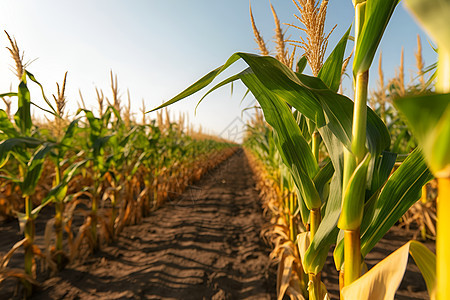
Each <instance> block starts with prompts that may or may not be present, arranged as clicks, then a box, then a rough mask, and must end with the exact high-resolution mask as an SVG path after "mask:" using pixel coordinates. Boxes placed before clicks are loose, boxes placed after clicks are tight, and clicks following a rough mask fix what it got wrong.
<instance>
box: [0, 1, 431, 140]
mask: <svg viewBox="0 0 450 300" xmlns="http://www.w3.org/2000/svg"><path fill="white" fill-rule="evenodd" d="M272 4H273V5H274V7H275V10H276V11H277V13H278V16H279V18H280V20H281V21H282V22H284V23H293V24H296V25H300V24H299V23H298V21H297V20H296V19H295V17H294V16H293V15H294V13H297V10H296V8H295V6H294V4H293V3H292V1H291V0H272ZM252 8H253V14H254V17H255V21H256V23H257V26H258V28H259V30H260V32H261V34H262V35H263V37H264V39H265V40H266V41H267V42H268V44H269V48H270V49H273V50H274V49H275V46H274V45H273V44H272V43H269V42H270V40H271V39H272V37H273V35H274V31H273V29H274V25H273V18H272V15H271V11H270V6H269V1H267V0H253V1H252ZM352 21H353V6H352V2H351V0H331V1H330V3H329V7H328V15H327V23H326V28H327V32H328V31H329V30H330V29H331V28H332V27H333V26H334V25H335V24H337V28H336V30H335V31H334V32H333V33H332V35H331V37H330V41H329V51H331V49H332V48H333V47H334V45H335V44H336V42H337V41H338V40H339V39H340V37H341V36H342V34H343V33H344V32H345V31H346V29H347V28H348V27H349V26H350V25H351V23H352ZM0 28H1V29H2V30H7V31H8V33H9V34H10V35H12V36H14V37H15V38H16V39H17V42H18V44H19V47H20V48H21V50H25V61H27V60H33V59H35V58H37V60H36V61H34V62H33V63H32V64H31V65H30V67H29V71H30V72H32V73H33V74H34V75H35V76H36V77H37V79H38V80H39V81H41V83H42V84H43V85H44V87H45V90H46V93H47V95H48V96H51V94H52V93H56V85H55V82H57V81H58V82H61V81H62V78H63V76H64V72H65V71H68V79H67V89H66V95H67V99H68V110H69V112H71V113H72V114H73V113H74V112H75V111H76V109H77V102H78V101H79V96H78V89H80V90H81V91H82V93H83V96H84V99H85V101H86V104H87V106H88V108H89V107H95V103H96V98H95V87H98V88H101V89H103V91H104V93H105V94H106V96H110V95H111V93H110V88H109V86H110V85H109V72H110V70H113V72H114V73H116V74H117V76H118V81H119V89H120V90H121V92H122V96H123V97H122V98H123V100H126V90H127V88H128V89H129V90H130V93H131V99H132V110H133V111H134V112H136V113H138V111H139V107H140V106H141V101H142V99H144V101H145V104H146V107H147V109H150V108H154V107H156V106H157V105H159V104H161V103H162V102H163V101H165V100H168V99H170V98H171V97H173V96H175V95H176V94H177V93H179V92H180V91H182V90H183V89H184V88H186V87H187V86H188V85H190V84H191V83H193V82H194V81H195V80H197V79H198V78H200V77H201V76H202V75H204V74H206V73H207V72H209V71H210V70H212V69H214V68H216V67H217V66H219V65H221V64H223V63H224V62H225V61H226V59H227V58H228V57H229V56H230V55H231V54H232V53H234V52H237V51H243V52H254V53H255V52H257V49H256V44H255V42H254V40H253V32H252V29H251V24H250V17H249V2H248V1H247V0H228V1H217V0H216V1H211V0H192V1H181V0H146V1H144V0H129V1H124V0H122V1H121V0H95V1H94V0H79V1H68V0H61V1H50V0H41V1H33V0H24V1H16V0H2V1H1V2H0ZM300 34H302V33H301V32H300V31H298V30H295V29H293V28H290V29H288V31H287V36H290V37H291V38H292V39H298V36H299V35H300ZM417 34H420V35H421V37H422V44H423V54H424V58H425V64H426V65H430V64H432V63H433V62H435V61H436V55H435V53H434V51H433V50H432V49H431V47H430V45H429V44H428V42H427V37H426V35H425V34H424V33H423V32H422V31H421V30H420V28H419V27H418V26H417V25H416V24H415V22H414V21H413V20H412V18H411V17H410V15H409V14H408V13H407V12H406V11H405V10H404V8H403V6H402V5H401V4H400V5H399V6H398V7H397V9H396V11H395V13H394V15H393V17H392V19H391V22H390V23H389V25H388V27H387V30H386V33H385V36H384V37H383V40H382V42H381V45H380V49H382V51H383V70H384V73H385V76H386V78H389V77H392V76H394V74H395V69H396V68H397V67H398V65H399V61H400V51H401V47H402V46H404V47H405V65H406V67H405V72H406V80H407V81H409V80H410V78H411V76H412V75H410V74H412V72H415V67H414V64H415V60H414V51H415V50H416V35H417ZM0 45H1V47H0V92H7V91H9V87H10V84H11V83H12V84H13V86H16V85H17V83H18V82H17V79H16V78H15V77H14V75H13V73H12V71H11V70H10V69H11V68H10V66H11V65H12V64H13V62H12V60H11V59H10V58H9V53H8V51H7V50H6V49H5V47H6V46H8V42H7V39H6V36H5V35H4V34H3V32H2V33H0ZM352 46H353V44H352V43H351V42H350V44H349V49H350V48H351V47H352ZM299 54H301V53H299ZM377 60H378V54H377V56H376V61H377ZM244 67H245V66H244V64H243V63H242V62H238V63H237V64H236V66H234V67H233V68H232V69H231V70H230V71H229V72H227V73H226V74H224V75H223V77H221V78H225V76H226V75H231V74H233V72H237V71H239V70H241V69H243V68H244ZM372 69H373V71H372V72H371V75H370V83H371V86H375V83H376V79H377V73H376V65H375V66H374V67H373V68H372ZM344 87H345V91H346V92H347V94H348V95H349V96H352V93H351V80H350V79H346V80H345V83H344ZM31 91H32V99H33V100H34V101H35V102H36V103H38V104H41V105H44V102H43V100H42V99H41V97H40V93H39V92H38V90H36V89H35V88H34V89H32V90H31ZM244 93H245V88H244V87H242V85H241V84H237V85H235V87H234V92H233V95H231V92H230V88H227V87H225V88H222V89H221V90H218V91H216V92H214V93H213V94H211V95H210V96H208V98H207V99H206V101H204V102H203V103H202V104H201V105H200V106H199V109H198V111H197V114H196V116H194V107H195V104H196V103H197V101H198V100H199V99H200V98H201V96H202V95H203V94H202V93H200V94H198V95H195V96H192V97H190V98H188V99H187V100H185V101H183V102H182V103H179V104H175V105H174V106H172V107H171V109H170V111H171V112H172V114H178V113H179V112H185V113H187V114H189V120H190V122H191V123H193V124H195V125H196V126H199V125H200V124H201V125H202V127H203V128H204V129H205V128H207V130H208V131H209V132H211V133H216V134H220V133H221V132H222V131H223V130H224V129H226V128H227V125H228V124H229V123H230V122H232V121H233V120H235V119H236V118H239V117H240V116H241V111H242V109H243V108H245V107H246V106H248V105H249V104H250V103H251V102H252V101H251V100H252V97H248V99H246V100H245V101H244V102H243V103H241V104H240V100H241V98H242V96H243V94H244ZM2 105H3V104H2V103H0V107H2V108H3V106H2ZM40 114H42V113H41V112H39V111H36V112H35V115H40ZM152 116H153V115H150V117H152ZM137 118H139V119H140V116H139V115H137Z"/></svg>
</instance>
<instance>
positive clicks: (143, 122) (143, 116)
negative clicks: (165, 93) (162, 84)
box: [141, 98, 147, 125]
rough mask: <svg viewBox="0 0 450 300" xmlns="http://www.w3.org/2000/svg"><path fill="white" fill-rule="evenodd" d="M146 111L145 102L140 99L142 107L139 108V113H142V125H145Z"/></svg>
mask: <svg viewBox="0 0 450 300" xmlns="http://www.w3.org/2000/svg"><path fill="white" fill-rule="evenodd" d="M146 111H147V110H146V109H145V102H144V98H142V106H141V113H142V125H145V124H146V114H145V112H146Z"/></svg>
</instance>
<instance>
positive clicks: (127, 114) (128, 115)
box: [123, 89, 131, 128]
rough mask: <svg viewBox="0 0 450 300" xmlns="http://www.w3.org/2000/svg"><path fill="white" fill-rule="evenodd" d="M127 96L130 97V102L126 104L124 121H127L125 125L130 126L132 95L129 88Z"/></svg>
mask: <svg viewBox="0 0 450 300" xmlns="http://www.w3.org/2000/svg"><path fill="white" fill-rule="evenodd" d="M127 98H128V103H127V106H125V111H124V112H123V121H124V122H125V127H127V128H130V125H131V97H130V90H129V89H127Z"/></svg>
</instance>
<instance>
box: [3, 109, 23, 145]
mask: <svg viewBox="0 0 450 300" xmlns="http://www.w3.org/2000/svg"><path fill="white" fill-rule="evenodd" d="M0 131H1V132H3V133H4V134H5V135H6V136H7V137H9V138H13V137H17V136H19V133H18V132H17V130H16V128H15V127H14V125H13V123H11V121H10V120H9V117H8V115H7V114H6V112H5V111H4V110H3V109H0Z"/></svg>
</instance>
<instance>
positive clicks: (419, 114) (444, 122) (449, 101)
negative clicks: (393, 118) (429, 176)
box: [394, 94, 450, 177]
mask: <svg viewBox="0 0 450 300" xmlns="http://www.w3.org/2000/svg"><path fill="white" fill-rule="evenodd" d="M394 104H395V106H396V107H397V108H398V110H399V111H400V112H401V113H402V114H403V115H404V116H405V117H406V120H407V122H408V124H409V126H410V128H411V130H412V131H413V133H414V135H415V136H416V137H417V139H418V141H419V146H420V147H421V148H422V149H423V152H424V155H425V158H426V159H427V162H428V164H429V166H430V168H431V170H432V171H433V173H434V174H435V175H436V177H450V155H449V153H450V94H434V95H421V96H414V97H406V98H400V99H396V100H395V101H394Z"/></svg>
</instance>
